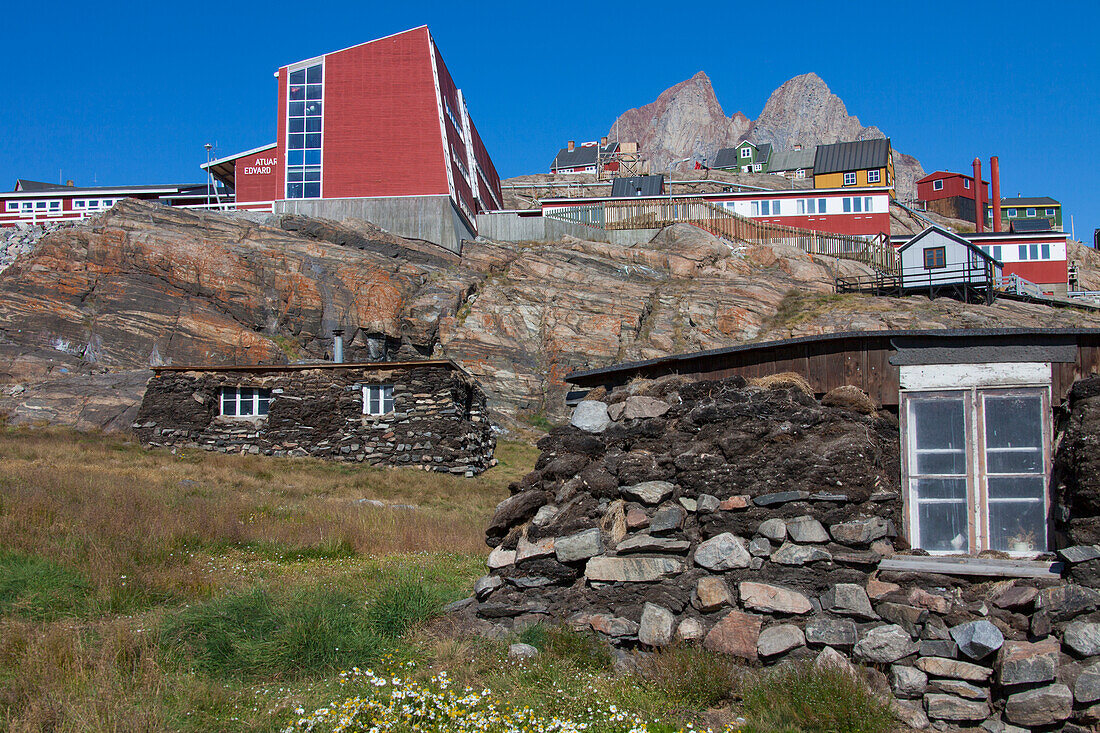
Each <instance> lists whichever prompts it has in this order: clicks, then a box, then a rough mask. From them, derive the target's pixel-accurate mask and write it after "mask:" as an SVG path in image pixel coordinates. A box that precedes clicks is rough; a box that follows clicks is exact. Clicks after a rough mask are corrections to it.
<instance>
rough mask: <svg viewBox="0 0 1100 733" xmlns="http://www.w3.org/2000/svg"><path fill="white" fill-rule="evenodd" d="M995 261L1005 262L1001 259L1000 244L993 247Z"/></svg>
mask: <svg viewBox="0 0 1100 733" xmlns="http://www.w3.org/2000/svg"><path fill="white" fill-rule="evenodd" d="M993 259H995V260H997V261H998V262H1004V260H1002V259H1001V245H999V244H995V245H993Z"/></svg>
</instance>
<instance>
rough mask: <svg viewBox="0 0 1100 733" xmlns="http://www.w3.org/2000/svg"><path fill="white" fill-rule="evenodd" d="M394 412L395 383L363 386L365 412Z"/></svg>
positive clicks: (378, 413)
mask: <svg viewBox="0 0 1100 733" xmlns="http://www.w3.org/2000/svg"><path fill="white" fill-rule="evenodd" d="M390 412H393V385H392V384H369V385H367V386H366V387H363V414H364V415H385V414H387V413H390Z"/></svg>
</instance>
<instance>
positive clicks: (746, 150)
mask: <svg viewBox="0 0 1100 733" xmlns="http://www.w3.org/2000/svg"><path fill="white" fill-rule="evenodd" d="M741 157H742V158H751V157H752V148H751V147H749V146H748V145H746V146H744V147H743V148H741Z"/></svg>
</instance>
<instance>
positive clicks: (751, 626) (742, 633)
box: [703, 611, 761, 661]
mask: <svg viewBox="0 0 1100 733" xmlns="http://www.w3.org/2000/svg"><path fill="white" fill-rule="evenodd" d="M760 625H761V618H760V616H753V615H751V614H747V613H742V612H741V611H730V612H729V613H727V614H726V615H725V616H723V617H722V619H721V620H720V621H719V622H718V623H716V624H715V625H714V627H713V628H711V630H710V631H709V632H707V636H706V639H705V640H704V641H703V646H705V647H706V648H707V649H709V650H710V651H712V652H720V653H722V654H729V655H730V656H734V657H740V658H742V659H748V660H750V661H755V660H756V658H757V644H758V642H759V641H760Z"/></svg>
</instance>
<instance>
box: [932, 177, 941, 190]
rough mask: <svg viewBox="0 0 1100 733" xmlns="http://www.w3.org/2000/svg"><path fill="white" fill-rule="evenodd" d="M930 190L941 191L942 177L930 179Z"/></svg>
mask: <svg viewBox="0 0 1100 733" xmlns="http://www.w3.org/2000/svg"><path fill="white" fill-rule="evenodd" d="M932 190H933V191H942V190H943V179H942V178H941V179H940V180H938V181H932Z"/></svg>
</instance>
